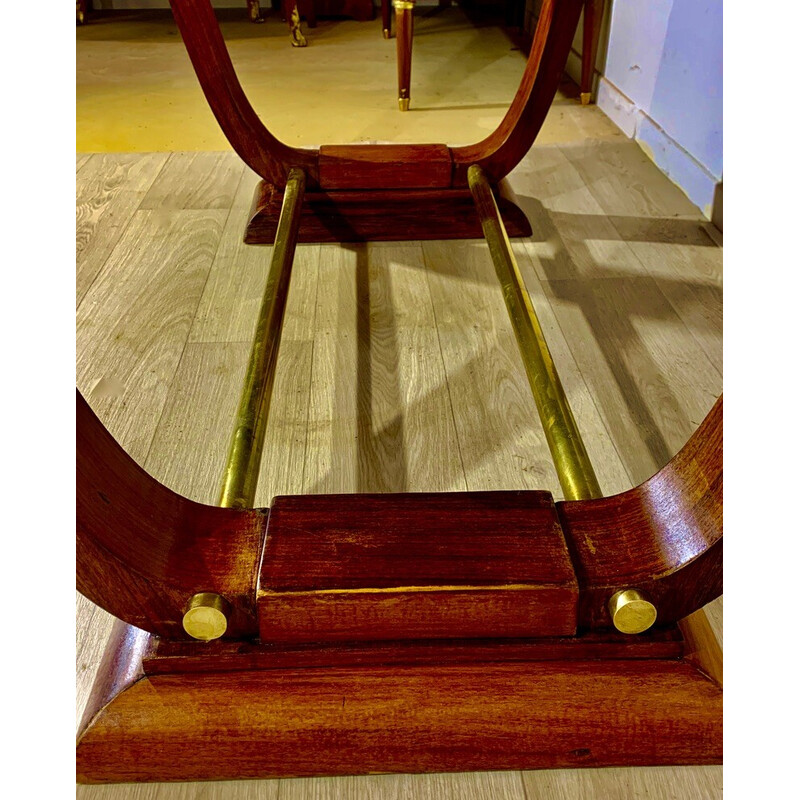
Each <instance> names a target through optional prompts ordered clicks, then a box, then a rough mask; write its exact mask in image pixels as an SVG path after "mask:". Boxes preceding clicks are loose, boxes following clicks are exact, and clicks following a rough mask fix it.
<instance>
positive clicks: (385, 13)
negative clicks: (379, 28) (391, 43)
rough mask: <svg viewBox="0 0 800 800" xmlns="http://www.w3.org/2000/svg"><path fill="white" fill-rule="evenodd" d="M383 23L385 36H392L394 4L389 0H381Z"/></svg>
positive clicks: (388, 37) (387, 37) (386, 37)
mask: <svg viewBox="0 0 800 800" xmlns="http://www.w3.org/2000/svg"><path fill="white" fill-rule="evenodd" d="M381 24H382V25H383V38H384V39H391V37H392V4H391V3H390V2H389V0H381Z"/></svg>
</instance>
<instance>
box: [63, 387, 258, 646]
mask: <svg viewBox="0 0 800 800" xmlns="http://www.w3.org/2000/svg"><path fill="white" fill-rule="evenodd" d="M76 430H77V436H76V443H75V449H76V453H77V468H76V523H77V529H76V554H77V556H76V574H77V588H78V591H80V592H81V594H83V595H85V596H86V597H87V598H88V599H89V600H91V601H92V602H94V603H97V605H99V606H102V608H104V609H106V610H107V611H109V612H110V613H111V614H113V615H114V616H116V617H118V618H120V619H123V620H125V621H126V622H128V623H130V624H131V625H136V626H137V627H139V628H142V629H144V630H146V631H149V632H151V633H157V634H158V635H160V636H167V637H177V638H186V637H187V634H186V633H185V632H184V630H183V627H182V625H181V621H182V619H183V614H184V611H185V610H186V606H187V604H188V602H189V599H190V598H191V597H192V596H193V595H194V594H196V593H197V592H215V593H217V594H219V595H221V596H222V597H224V598H225V600H226V601H227V603H228V605H229V612H228V614H227V615H226V616H227V617H228V630H227V632H226V635H227V636H231V637H233V638H237V637H238V638H245V637H247V636H251V637H252V636H253V635H254V634H255V627H254V623H255V617H254V611H255V606H254V603H255V584H256V575H257V570H258V564H259V561H260V556H261V547H262V542H263V537H264V534H265V530H266V515H265V514H264V513H262V512H260V511H256V510H247V511H243V510H237V509H230V508H218V507H216V506H206V505H201V504H199V503H194V502H192V501H191V500H187V499H186V498H184V497H181V496H180V495H177V494H174V493H173V492H171V491H170V490H169V489H167V488H166V487H164V486H162V485H161V484H160V483H158V482H157V481H156V480H155V479H154V478H152V477H151V476H150V475H148V474H147V473H146V472H145V471H144V470H143V469H142V468H141V467H140V466H139V465H138V464H136V462H135V461H134V460H133V459H132V458H131V457H130V456H128V455H127V454H126V453H125V451H124V450H123V449H122V448H121V447H120V446H119V445H118V444H117V443H116V442H115V441H114V439H113V438H112V437H111V435H110V434H109V433H108V431H106V430H105V428H103V426H102V425H101V423H100V421H99V420H98V419H97V417H96V416H95V414H94V413H93V412H92V410H91V409H90V408H89V406H88V404H87V403H86V401H85V400H84V399H83V398H82V397H81V396H80V394H79V395H78V400H77V421H76Z"/></svg>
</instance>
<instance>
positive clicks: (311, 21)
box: [297, 0, 317, 28]
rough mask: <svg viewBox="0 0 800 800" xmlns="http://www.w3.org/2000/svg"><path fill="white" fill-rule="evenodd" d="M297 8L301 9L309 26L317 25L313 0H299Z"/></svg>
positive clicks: (314, 26)
mask: <svg viewBox="0 0 800 800" xmlns="http://www.w3.org/2000/svg"><path fill="white" fill-rule="evenodd" d="M297 8H298V9H299V10H301V11H302V13H303V16H304V17H305V18H306V22H307V23H308V27H309V28H316V27H317V9H316V8H314V0H299V2H298V4H297Z"/></svg>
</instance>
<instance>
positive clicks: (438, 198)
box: [244, 181, 531, 245]
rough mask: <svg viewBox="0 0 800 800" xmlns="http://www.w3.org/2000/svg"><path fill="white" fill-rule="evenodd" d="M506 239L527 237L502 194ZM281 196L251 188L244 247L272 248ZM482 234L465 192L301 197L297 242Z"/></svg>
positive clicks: (265, 186)
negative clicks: (251, 195)
mask: <svg viewBox="0 0 800 800" xmlns="http://www.w3.org/2000/svg"><path fill="white" fill-rule="evenodd" d="M495 197H496V199H497V204H498V207H499V209H500V213H501V214H502V216H503V222H504V223H505V226H506V230H507V231H508V235H509V236H510V237H512V238H513V237H517V236H530V235H531V226H530V223H529V222H528V219H527V217H526V216H525V214H524V213H523V212H522V210H521V209H520V208H519V206H517V205H516V204H515V203H514V202H512V201H511V200H510V199H508V198H507V197H504V196H503V195H502V193H499V194H495ZM282 202H283V192H282V191H281V190H280V189H278V188H277V187H275V186H273V185H272V184H270V183H267V182H266V181H261V182H260V183H259V185H258V186H257V187H256V192H255V196H254V198H253V204H252V206H251V209H250V216H249V221H248V224H247V229H246V232H245V238H244V240H245V242H246V243H247V244H270V245H271V244H272V243H273V242H274V241H275V233H276V231H277V229H278V218H279V217H280V211H281V204H282ZM482 238H483V228H481V223H480V219H479V218H478V215H477V214H476V213H475V201H474V200H473V198H472V193H471V192H470V191H469V189H405V190H403V189H396V190H387V191H379V190H372V191H355V190H354V191H330V192H314V191H311V192H306V194H305V198H304V201H303V207H302V208H301V210H300V233H299V239H298V241H300V242H305V243H307V242H386V241H404V240H409V239H412V240H424V239H482Z"/></svg>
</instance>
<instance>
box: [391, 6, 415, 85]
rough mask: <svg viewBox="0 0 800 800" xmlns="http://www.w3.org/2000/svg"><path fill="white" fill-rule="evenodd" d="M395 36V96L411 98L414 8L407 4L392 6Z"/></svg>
mask: <svg viewBox="0 0 800 800" xmlns="http://www.w3.org/2000/svg"><path fill="white" fill-rule="evenodd" d="M394 24H395V37H396V38H397V97H398V99H399V100H410V98H411V52H412V48H413V46H414V9H413V8H411V7H410V6H409V5H408V4H403V5H401V6H399V7H398V6H395V8H394Z"/></svg>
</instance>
